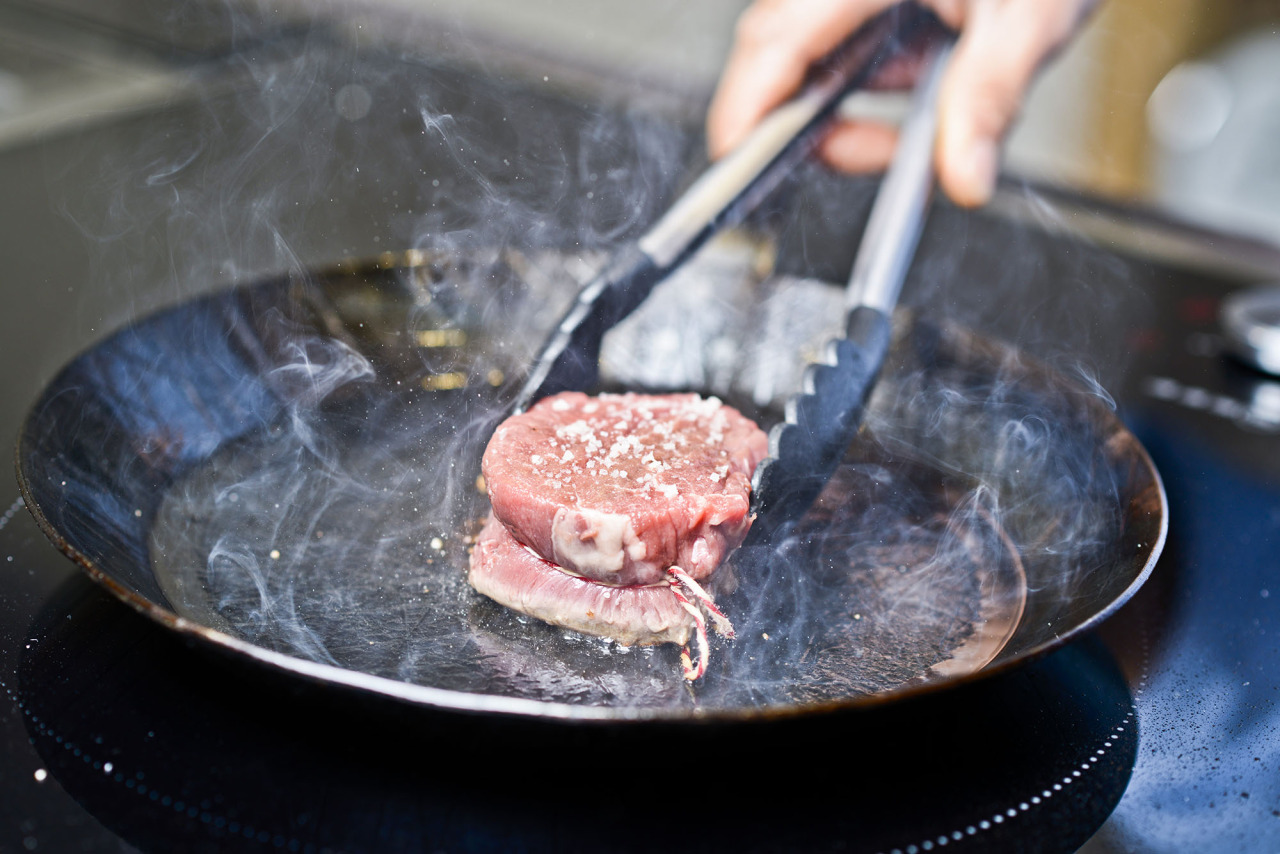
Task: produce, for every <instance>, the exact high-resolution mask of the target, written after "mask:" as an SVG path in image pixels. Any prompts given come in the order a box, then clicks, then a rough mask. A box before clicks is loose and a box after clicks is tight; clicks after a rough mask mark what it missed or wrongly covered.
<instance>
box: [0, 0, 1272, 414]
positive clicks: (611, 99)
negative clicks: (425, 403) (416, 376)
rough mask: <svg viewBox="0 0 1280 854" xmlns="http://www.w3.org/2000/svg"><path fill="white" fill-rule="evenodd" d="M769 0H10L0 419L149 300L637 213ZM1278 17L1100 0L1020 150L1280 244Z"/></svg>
mask: <svg viewBox="0 0 1280 854" xmlns="http://www.w3.org/2000/svg"><path fill="white" fill-rule="evenodd" d="M745 5H746V3H745V2H744V0H698V2H695V3H688V2H684V0H653V2H649V3H643V4H641V3H634V2H623V0H520V2H513V0H361V2H354V0H344V2H335V0H326V2H315V0H275V2H267V0H184V2H172V0H0V186H3V187H4V193H3V194H0V258H4V259H5V265H6V266H5V277H4V279H3V281H2V282H0V298H2V299H3V300H4V304H5V305H6V310H5V311H4V312H2V313H0V348H2V349H0V358H3V359H4V360H6V361H8V362H10V363H15V364H23V365H25V366H26V368H24V370H21V371H17V372H15V373H14V374H13V375H12V376H10V377H8V378H6V380H5V385H6V387H5V388H4V390H3V391H4V393H3V394H0V417H2V418H3V420H4V423H6V424H16V423H17V422H18V419H19V418H20V417H21V414H22V412H23V411H24V410H25V407H26V406H27V405H29V401H31V400H32V399H34V397H35V395H36V393H37V392H38V390H39V388H40V387H41V386H42V385H43V383H44V382H45V381H47V379H48V378H49V377H50V376H52V374H53V372H54V371H56V370H57V369H58V368H59V367H60V366H61V365H62V364H64V363H65V362H66V360H67V359H68V358H69V357H70V355H71V354H73V353H75V352H77V351H79V350H82V349H84V348H85V347H86V346H88V344H89V343H91V342H92V341H94V340H98V339H100V338H101V337H102V336H104V335H106V334H107V333H108V332H109V331H110V330H112V329H115V328H118V327H119V326H121V325H122V324H124V323H126V322H127V321H128V320H130V319H131V318H133V317H137V316H138V315H139V314H141V313H144V312H146V311H149V310H152V309H154V308H156V307H158V306H160V305H166V304H172V303H173V302H176V301H180V300H183V299H187V298H189V297H190V296H192V295H193V294H196V293H199V292H201V291H203V290H207V289H210V288H216V287H225V286H227V285H229V284H231V283H233V282H237V281H243V280H245V279H246V278H252V277H254V276H256V275H260V274H262V273H265V272H269V271H271V272H273V271H278V270H280V269H282V268H286V267H291V266H301V267H305V266H306V265H315V264H320V263H328V262H332V261H333V260H334V259H338V258H342V257H348V256H367V255H369V254H376V253H378V252H382V251H388V250H392V249H403V248H408V247H411V246H424V245H427V244H434V245H440V244H441V243H442V242H443V243H445V244H448V245H451V246H456V245H458V244H460V243H466V242H467V241H468V240H470V241H472V242H473V243H474V242H475V241H480V240H489V241H491V242H492V241H493V240H495V239H499V240H509V239H511V238H512V236H513V235H518V236H519V238H520V239H531V240H534V241H535V242H538V241H540V242H542V243H544V244H548V243H558V244H560V245H565V244H566V243H568V244H569V245H574V244H577V245H581V246H583V247H584V248H587V249H590V248H605V249H607V248H608V247H609V246H612V245H616V243H617V242H618V241H619V240H620V239H622V238H625V237H627V236H634V235H635V234H636V233H637V231H638V229H639V228H640V227H642V226H643V225H644V224H645V223H647V222H650V221H652V220H653V218H654V217H656V215H657V214H658V212H660V211H661V209H662V206H663V205H664V204H665V202H666V200H669V199H670V197H671V194H672V193H673V192H674V190H675V189H678V187H679V186H680V185H681V184H683V183H686V182H687V181H688V180H689V178H690V176H691V175H693V174H696V171H697V170H698V169H699V168H700V162H701V158H702V155H701V150H702V147H701V139H700V133H701V120H702V114H703V111H704V109H705V105H706V103H707V100H708V99H709V97H710V94H711V91H712V88H713V86H714V84H715V81H716V77H717V75H718V73H719V70H720V67H721V64H722V62H723V59H724V56H725V54H726V52H727V50H728V47H729V43H730V39H731V36H732V31H733V25H734V21H735V20H736V18H737V16H738V15H739V13H740V12H741V11H742V9H743V8H744V6H745ZM1278 20H1280V2H1276V0H1271V1H1270V2H1263V0H1234V1H1233V2H1221V0H1219V1H1218V2H1210V0H1160V1H1159V2H1157V0H1111V2H1104V3H1102V4H1100V7H1099V9H1098V11H1097V13H1096V14H1095V15H1094V16H1093V18H1092V19H1091V21H1090V22H1089V24H1088V26H1087V29H1086V30H1085V31H1084V33H1083V34H1082V35H1081V37H1080V38H1078V39H1077V40H1075V41H1074V42H1073V43H1072V44H1071V45H1070V46H1069V48H1068V49H1067V50H1065V51H1064V52H1063V54H1062V55H1061V56H1060V57H1058V59H1057V61H1056V62H1054V63H1053V64H1052V65H1051V66H1050V67H1049V68H1048V69H1047V70H1046V71H1045V73H1044V74H1043V75H1042V77H1041V78H1040V79H1039V81H1038V83H1037V85H1036V86H1035V88H1034V89H1033V91H1032V92H1031V94H1030V97H1029V100H1028V102H1027V103H1026V105H1025V111H1024V114H1023V116H1022V119H1021V121H1020V122H1019V124H1018V125H1017V127H1016V130H1015V131H1014V133H1013V135H1012V137H1011V139H1010V143H1009V149H1008V153H1007V158H1006V164H1005V169H1006V172H1007V173H1008V174H1010V175H1013V176H1016V177H1022V178H1027V179H1030V180H1031V181H1034V182H1038V183H1045V184H1050V185H1058V186H1061V187H1065V188H1068V189H1071V190H1075V191H1080V192H1083V193H1085V194H1097V195H1100V196H1103V197H1106V198H1109V199H1115V200H1120V201H1123V202H1137V203H1140V204H1144V205H1151V206H1155V207H1158V208H1161V209H1164V210H1166V211H1170V212H1172V213H1173V214H1175V215H1176V216H1177V217H1180V218H1184V219H1188V220H1191V221H1193V222H1196V223H1200V224H1205V225H1208V226H1211V227H1213V228H1220V229H1226V230H1230V231H1235V232H1240V233H1243V234H1246V235H1251V236H1254V237H1260V238H1262V239H1263V240H1265V241H1270V242H1275V241H1276V240H1277V239H1280V237H1278V236H1280V150H1277V147H1276V146H1275V145H1274V144H1273V140H1274V139H1275V134H1274V133H1273V132H1272V128H1271V127H1269V125H1270V124H1273V123H1278V122H1280V109H1277V107H1280V87H1277V86H1275V83H1274V81H1276V80H1277V79H1280V35H1277V33H1276V22H1277V21H1278ZM467 81H474V83H469V82H467ZM469 87H471V88H469ZM482 89H483V91H481V90H482ZM504 93H509V97H510V103H511V104H512V105H513V106H512V108H511V109H510V110H504V109H503V108H501V107H499V108H498V109H497V110H493V109H489V110H488V111H487V112H486V111H485V110H483V109H481V108H480V107H479V106H477V105H479V104H482V103H488V104H502V103H504V99H505V98H508V94H504ZM526 95H528V96H530V97H534V98H551V99H552V102H553V103H557V104H564V105H565V112H564V113H563V114H559V115H556V116H539V115H537V113H538V111H539V110H540V109H541V108H540V107H535V106H531V104H532V102H528V101H527V100H522V98H524V96H526ZM518 104H525V106H524V107H517V106H516V105H518ZM522 109H523V110H524V112H521V110H522ZM597 178H599V181H600V183H594V184H593V182H596V181H597ZM588 185H592V186H588ZM557 229H558V230H557ZM37 317H38V318H45V319H49V318H55V317H56V318H57V319H58V320H57V322H55V323H49V322H47V321H46V322H41V323H32V322H30V318H37Z"/></svg>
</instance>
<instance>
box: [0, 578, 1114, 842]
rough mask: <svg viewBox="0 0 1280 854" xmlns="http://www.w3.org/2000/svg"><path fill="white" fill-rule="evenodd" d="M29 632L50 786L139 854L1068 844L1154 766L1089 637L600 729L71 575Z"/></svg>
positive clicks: (18, 694) (29, 680)
mask: <svg viewBox="0 0 1280 854" xmlns="http://www.w3.org/2000/svg"><path fill="white" fill-rule="evenodd" d="M31 636H32V637H38V638H40V641H39V643H35V644H32V645H30V648H29V649H27V650H26V651H25V652H24V654H23V657H22V661H21V665H20V680H21V681H20V687H19V688H18V689H17V690H16V691H12V690H11V691H10V693H11V694H14V695H15V696H14V697H13V699H14V700H16V702H17V705H18V706H19V707H20V708H21V709H22V711H23V715H24V717H25V722H26V726H27V729H28V731H29V733H30V735H31V737H32V739H33V742H34V744H35V746H36V749H37V750H38V751H39V753H40V755H41V757H42V758H43V760H44V762H45V763H46V768H45V769H44V773H47V774H48V775H50V776H51V777H52V778H53V779H55V780H56V781H57V782H58V783H60V784H61V785H62V786H63V787H65V788H66V790H67V791H68V792H70V793H71V794H72V795H73V796H74V797H75V798H76V799H77V800H78V801H79V802H80V803H81V804H83V805H84V806H85V807H86V808H87V809H88V810H89V811H90V812H91V813H93V814H94V816H96V817H97V818H98V819H99V820H100V821H102V822H103V824H105V825H106V826H107V827H109V828H110V829H111V830H113V831H114V832H116V833H118V834H119V835H120V836H121V837H123V838H124V839H126V840H128V841H129V842H130V843H132V844H134V845H136V846H138V847H139V848H141V849H143V850H173V846H174V845H178V846H180V847H181V846H190V847H193V848H204V847H209V848H210V849H212V848H214V847H217V846H219V845H226V844H231V843H234V844H235V845H236V846H237V847H248V848H262V849H272V850H288V851H321V850H330V849H332V850H343V851H364V850H380V849H385V848H388V847H390V848H394V849H396V850H454V849H456V848H465V849H467V850H471V851H499V850H509V849H510V848H512V847H513V846H518V847H519V848H520V849H521V850H525V851H553V850H554V851H564V850H591V851H601V850H664V851H680V850H708V849H718V850H733V851H755V850H782V849H789V850H827V849H835V848H840V849H842V850H855V851H861V850H865V851H885V852H889V851H898V852H918V851H926V850H930V849H933V848H935V847H943V846H948V847H950V848H952V849H954V848H956V847H959V848H961V849H963V850H1008V848H1009V847H1010V846H1012V845H1015V844H1016V845H1018V846H1023V847H1026V848H1028V849H1031V850H1039V851H1067V850H1072V849H1074V848H1075V847H1077V846H1078V845H1080V844H1081V843H1083V842H1084V841H1085V840H1086V839H1087V838H1088V837H1089V835H1090V834H1092V833H1093V831H1094V830H1095V829H1096V828H1097V827H1098V826H1099V825H1101V823H1102V822H1103V820H1104V819H1105V818H1106V816H1107V815H1108V814H1109V813H1110V811H1111V810H1112V808H1113V807H1114V805H1115V803H1116V802H1117V800H1118V799H1119V797H1120V795H1121V793H1122V792H1123V791H1124V788H1125V786H1126V784H1127V782H1128V779H1129V775H1130V771H1131V769H1132V767H1133V762H1134V758H1135V755H1136V745H1137V728H1136V726H1135V724H1134V715H1135V713H1134V710H1133V705H1132V699H1131V697H1130V694H1129V689H1128V687H1127V686H1126V683H1125V680H1124V678H1123V676H1122V674H1121V672H1120V669H1119V667H1118V666H1117V664H1116V662H1115V660H1114V659H1113V658H1112V657H1111V655H1110V654H1109V653H1108V652H1107V650H1106V648H1105V647H1104V646H1103V645H1102V644H1101V643H1100V642H1098V641H1096V640H1092V639H1090V640H1086V641H1085V642H1082V643H1078V644H1075V645H1072V646H1070V647H1068V648H1065V649H1062V650H1060V651H1058V652H1056V653H1054V654H1052V655H1049V656H1046V657H1044V658H1042V659H1039V660H1037V661H1035V662H1033V663H1032V664H1031V665H1029V666H1027V667H1025V668H1022V669H1020V670H1017V671H1015V672H1012V673H1008V674H1004V675H1001V676H998V677H995V678H991V679H988V680H985V681H983V682H980V683H978V684H976V685H970V686H966V687H964V688H962V689H960V690H956V691H951V692H946V693H945V694H943V695H939V696H934V697H928V698H923V699H919V700H916V701H914V702H908V703H899V704H891V705H889V706H886V707H883V708H879V709H873V710H871V711H863V712H861V713H857V714H844V715H828V716H817V717H814V718H810V719H808V720H804V721H794V720H793V721H776V722H772V723H770V722H765V723H754V724H736V725H704V724H692V725H690V724H684V725H648V724H642V725H624V726H617V725H608V726H595V725H586V726H583V725H582V724H576V725H565V724H555V723H548V722H530V721H527V720H512V719H502V718H486V717H482V716H473V715H464V714H456V713H437V712H431V711H427V710H423V709H422V708H418V707H407V706H404V705H401V704H398V703H397V702H395V701H391V700H386V699H371V698H370V697H368V696H355V695H347V694H340V693H338V692H335V691H334V689H333V688H332V687H328V688H322V687H320V686H315V685H310V684H305V683H303V682H301V681H297V680H293V679H288V680H279V678H278V677H272V676H269V675H268V674H266V673H265V672H262V671H258V670H256V669H253V668H251V667H247V666H246V665H245V664H244V663H242V662H238V661H232V660H230V659H223V658H221V657H216V656H213V655H211V654H207V653H201V652H195V651H193V650H191V649H188V648H187V646H186V645H185V644H184V643H183V642H182V641H180V640H178V639H175V638H174V637H173V636H172V635H171V634H170V633H168V632H166V631H164V630H163V629H161V628H160V627H158V626H156V625H153V624H151V623H150V622H149V621H147V620H145V619H143V618H141V617H139V616H137V615H135V614H133V613H131V612H130V611H129V610H128V609H127V608H125V607H124V606H122V605H120V604H118V603H117V602H116V601H115V600H113V599H111V598H110V597H109V596H108V595H107V594H106V593H104V592H102V591H100V590H99V589H98V588H97V587H95V586H94V585H92V584H91V583H90V582H88V581H86V580H83V579H81V578H78V577H75V578H71V579H69V580H68V582H67V583H65V584H64V585H63V586H62V587H61V588H60V590H59V591H58V593H57V594H56V595H55V596H53V597H51V599H50V601H49V603H48V605H47V607H45V608H44V609H43V610H42V611H41V613H40V614H39V615H38V617H37V619H36V623H35V625H33V626H32V629H31ZM832 771H834V772H835V780H836V783H835V785H834V786H833V785H831V783H829V782H823V780H822V779H821V778H824V777H825V776H826V775H827V774H828V773H830V772H832ZM657 786H661V788H662V791H661V792H657V791H654V789H655V788H656V787H657ZM597 793H599V794H597ZM637 811H643V812H644V814H645V815H647V816H649V817H651V818H650V820H646V821H644V822H636V821H635V820H634V818H635V815H636V814H637ZM655 815H662V816H663V818H662V819H661V820H657V821H654V820H652V817H653V816H655ZM620 828H625V831H621V832H620V830H619V829H620ZM1015 840H1016V843H1015Z"/></svg>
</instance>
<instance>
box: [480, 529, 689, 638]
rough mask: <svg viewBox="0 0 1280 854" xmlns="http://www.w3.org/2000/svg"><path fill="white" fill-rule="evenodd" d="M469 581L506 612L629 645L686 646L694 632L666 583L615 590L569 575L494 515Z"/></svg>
mask: <svg viewBox="0 0 1280 854" xmlns="http://www.w3.org/2000/svg"><path fill="white" fill-rule="evenodd" d="M467 580H468V581H469V582H470V583H471V586H472V587H474V588H475V589H476V590H478V591H479V592H481V593H483V594H484V595H485V596H488V597H489V598H490V599H493V600H494V601H495V602H498V603H500V604H502V605H506V606H507V607H508V608H514V609H515V610H517V611H521V612H523V613H525V614H529V615H530V616H533V617H537V618H538V619H540V620H544V621H545V622H548V623H553V624H555V625H557V626H565V627H566V628H570V629H574V630H576V631H579V632H583V633H584V634H589V635H596V636H598V637H606V638H612V639H613V640H615V641H617V642H618V643H621V644H625V645H627V646H631V645H633V644H657V643H679V644H683V643H687V642H688V641H689V636H690V635H691V634H692V633H693V631H694V628H695V621H694V618H693V617H692V616H691V615H690V614H689V613H688V612H687V611H686V610H685V608H684V607H683V606H682V605H681V604H680V602H679V600H678V599H677V598H676V596H674V595H673V594H672V592H671V587H670V585H669V584H667V583H666V582H662V583H659V584H654V585H648V586H644V587H613V586H611V585H608V584H600V583H598V582H595V581H591V580H589V579H586V578H580V577H578V576H574V575H570V574H569V573H567V572H565V571H564V570H562V569H560V568H558V567H556V566H554V565H552V564H551V563H548V562H547V561H545V560H543V559H542V558H540V557H538V556H537V555H535V554H534V553H533V552H532V551H530V550H529V548H528V547H527V546H523V545H521V544H520V543H518V542H517V541H516V539H515V537H513V536H511V532H510V531H508V530H507V529H506V528H505V527H504V526H503V525H502V523H501V522H499V521H498V520H497V519H495V518H494V517H493V516H492V515H490V516H489V520H488V522H486V523H485V526H484V530H482V531H481V532H480V536H479V538H478V539H477V540H476V545H475V548H474V550H473V551H472V553H471V571H470V574H469V575H468V576H467Z"/></svg>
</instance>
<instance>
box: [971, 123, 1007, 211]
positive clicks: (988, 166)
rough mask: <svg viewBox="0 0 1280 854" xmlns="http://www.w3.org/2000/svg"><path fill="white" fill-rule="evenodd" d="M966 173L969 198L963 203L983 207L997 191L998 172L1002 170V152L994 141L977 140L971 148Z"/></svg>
mask: <svg viewBox="0 0 1280 854" xmlns="http://www.w3.org/2000/svg"><path fill="white" fill-rule="evenodd" d="M967 159H968V163H967V164H966V168H965V170H964V171H965V173H966V178H967V180H966V181H965V183H966V184H967V185H968V186H967V187H966V190H967V193H966V195H967V196H968V198H967V199H964V200H963V201H965V202H967V203H969V204H971V205H983V204H986V203H987V202H988V201H990V199H991V194H992V193H994V192H995V189H996V172H997V170H998V169H999V168H1000V150H999V148H998V147H997V146H996V144H995V141H994V140H990V139H977V140H974V141H973V143H972V144H971V145H970V146H969V157H968V158H967Z"/></svg>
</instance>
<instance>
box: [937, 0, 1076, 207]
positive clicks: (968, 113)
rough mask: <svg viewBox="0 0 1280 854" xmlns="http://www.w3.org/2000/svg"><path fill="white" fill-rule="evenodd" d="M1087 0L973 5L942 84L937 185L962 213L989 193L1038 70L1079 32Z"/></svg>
mask: <svg viewBox="0 0 1280 854" xmlns="http://www.w3.org/2000/svg"><path fill="white" fill-rule="evenodd" d="M1091 5H1092V4H1091V3H1088V2H1085V0H1065V2H1064V1H1063V0H1059V2H1049V0H975V2H974V3H972V4H971V5H970V6H969V7H968V9H967V13H966V20H965V21H964V25H963V30H962V34H961V36H960V40H959V42H958V43H957V45H956V49H955V51H954V52H953V53H952V57H951V62H950V67H949V68H948V69H947V71H946V74H945V76H944V78H943V82H942V91H941V93H940V106H939V117H938V151H937V159H938V179H939V182H940V183H941V184H942V187H943V189H944V190H946V192H947V194H948V195H949V196H951V198H952V199H953V200H954V201H955V202H956V203H957V204H960V205H964V206H967V207H972V206H976V205H981V204H984V203H985V202H986V201H987V200H988V199H990V198H991V194H992V192H993V191H994V189H995V181H996V173H997V170H998V167H999V161H1000V153H999V152H1000V144H1001V142H1002V140H1003V138H1004V136H1005V133H1006V132H1007V131H1008V129H1009V126H1010V124H1011V123H1012V122H1013V119H1014V118H1015V116H1016V115H1017V113H1018V108H1019V106H1020V104H1021V103H1022V98H1023V96H1024V95H1025V93H1026V90H1027V87H1028V86H1029V85H1030V84H1031V80H1032V78H1033V76H1034V75H1035V72H1036V69H1038V68H1039V67H1040V65H1041V63H1043V62H1044V60H1045V59H1046V58H1047V57H1048V56H1049V55H1050V54H1051V53H1053V52H1054V51H1055V50H1056V49H1057V48H1058V47H1060V46H1061V45H1062V43H1063V42H1065V41H1066V40H1067V38H1068V37H1069V36H1070V35H1071V33H1072V32H1073V31H1074V30H1075V29H1076V27H1077V26H1078V25H1079V22H1080V20H1081V19H1082V17H1083V13H1084V11H1085V10H1086V9H1087V8H1088V7H1089V6H1091Z"/></svg>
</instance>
